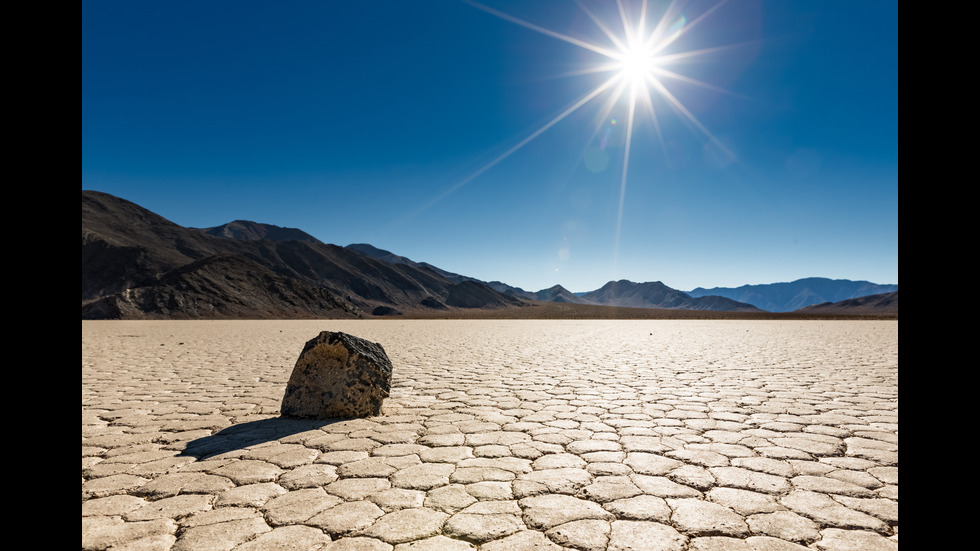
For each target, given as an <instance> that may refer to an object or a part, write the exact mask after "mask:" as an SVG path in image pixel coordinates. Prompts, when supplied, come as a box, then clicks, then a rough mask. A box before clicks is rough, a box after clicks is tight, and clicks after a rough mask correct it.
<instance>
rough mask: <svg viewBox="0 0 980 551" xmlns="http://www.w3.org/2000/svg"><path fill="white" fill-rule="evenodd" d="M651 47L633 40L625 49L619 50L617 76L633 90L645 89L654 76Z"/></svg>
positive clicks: (653, 58)
mask: <svg viewBox="0 0 980 551" xmlns="http://www.w3.org/2000/svg"><path fill="white" fill-rule="evenodd" d="M656 62H657V61H656V58H655V56H654V54H653V49H652V48H650V47H648V46H647V45H646V44H644V43H643V42H642V41H640V40H634V41H633V42H632V43H631V44H630V45H629V46H628V47H627V48H626V49H624V50H623V51H621V52H620V56H619V57H618V59H617V63H616V67H617V69H618V70H619V78H621V79H623V80H624V81H625V82H628V83H629V84H630V85H631V86H632V87H633V88H634V90H635V89H637V88H639V89H644V90H645V89H646V86H647V85H648V83H649V82H650V79H652V78H653V77H654V72H655V70H656V68H657V64H656Z"/></svg>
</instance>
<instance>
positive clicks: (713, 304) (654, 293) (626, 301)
mask: <svg viewBox="0 0 980 551" xmlns="http://www.w3.org/2000/svg"><path fill="white" fill-rule="evenodd" d="M579 298H581V299H583V300H585V301H587V302H589V303H592V304H601V305H607V306H626V307H633V308H670V309H683V310H723V311H730V312H752V311H758V310H759V308H756V307H755V306H753V305H751V304H745V303H740V302H738V301H735V300H731V299H729V298H725V297H720V296H711V295H708V296H701V297H692V296H690V295H688V294H687V293H684V292H683V291H678V290H677V289H671V288H670V287H667V286H666V285H664V284H663V283H661V282H659V281H653V282H647V283H634V282H632V281H628V280H625V279H621V280H619V281H610V282H609V283H606V284H605V285H603V286H602V287H600V288H599V289H596V290H595V291H591V292H588V293H583V294H581V295H579Z"/></svg>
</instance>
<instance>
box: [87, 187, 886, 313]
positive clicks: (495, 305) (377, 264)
mask: <svg viewBox="0 0 980 551" xmlns="http://www.w3.org/2000/svg"><path fill="white" fill-rule="evenodd" d="M808 279H810V280H814V281H822V280H825V279H826V278H808ZM827 281H830V280H827ZM843 281H844V282H847V281H848V280H843ZM851 283H853V282H851ZM858 283H862V284H867V285H868V287H859V288H870V289H877V287H874V286H876V285H877V284H871V283H869V282H858ZM766 287H767V286H766V285H761V286H760V285H754V286H743V287H740V288H738V289H744V288H750V289H752V290H753V291H754V292H756V293H758V292H759V289H760V288H766ZM895 287H897V286H895ZM708 291H710V290H704V289H701V288H699V289H698V290H696V292H698V293H704V294H701V295H700V296H694V295H692V294H689V293H685V292H683V291H679V290H676V289H672V288H670V287H668V286H666V285H664V284H663V283H662V282H660V281H653V282H645V283H635V282H632V281H628V280H619V281H610V282H608V283H606V284H605V285H603V286H602V287H601V288H599V289H596V290H594V291H589V292H586V293H572V292H570V291H568V290H567V289H565V288H564V287H563V286H561V285H558V284H556V285H553V286H552V287H549V288H548V289H542V290H540V291H537V292H531V291H525V290H523V289H521V288H519V287H514V286H511V285H508V284H506V283H503V282H500V281H491V282H484V281H481V280H479V279H476V278H473V277H469V276H464V275H461V274H456V273H453V272H449V271H447V270H443V269H441V268H438V267H436V266H433V265H431V264H428V263H426V262H416V261H413V260H411V259H409V258H407V257H404V256H400V255H397V254H395V253H392V252H390V251H386V250H384V249H380V248H378V247H375V246H373V245H369V244H367V243H355V244H351V245H348V246H346V247H341V246H338V245H333V244H328V243H324V242H322V241H320V240H319V239H317V238H315V237H313V236H312V235H310V234H308V233H306V232H304V231H302V230H299V229H297V228H284V227H280V226H275V225H272V224H263V223H258V222H251V221H247V220H235V221H233V222H229V223H227V224H223V225H220V226H215V227H212V228H185V227H182V226H180V225H178V224H175V223H173V222H171V221H170V220H167V219H165V218H163V217H162V216H159V215H157V214H155V213H153V212H151V211H149V210H147V209H145V208H143V207H141V206H139V205H136V204H135V203H132V202H130V201H127V200H125V199H122V198H118V197H114V196H112V195H109V194H106V193H103V192H98V191H93V190H83V191H82V309H83V319H92V318H115V319H120V318H122V319H140V318H161V319H163V318H174V319H184V318H212V317H232V318H250V317H258V318H270V317H272V318H275V317H377V316H391V315H423V314H425V315H429V314H435V313H439V312H442V313H445V314H447V315H448V314H452V312H454V311H463V310H467V311H470V312H473V311H474V310H477V309H508V308H514V307H522V306H527V305H529V304H530V303H539V302H545V303H555V304H568V305H569V306H576V307H577V306H581V307H583V308H584V307H588V308H592V307H604V306H608V307H614V308H645V309H666V310H690V311H706V312H708V311H715V312H738V313H749V314H751V313H761V312H765V309H762V308H760V307H758V306H756V305H753V304H751V303H749V302H742V301H738V300H735V299H732V298H730V297H725V296H722V295H721V294H707V292H708ZM692 293H694V292H692ZM848 298H855V297H848ZM828 302H830V301H821V302H818V303H817V304H820V305H821V309H819V310H815V311H819V312H826V313H833V312H832V311H833V309H834V308H837V309H841V311H843V312H854V311H857V310H856V309H855V308H856V307H854V306H853V305H846V304H845V305H835V304H825V303H828ZM810 305H811V304H807V305H806V306H810ZM875 308H882V309H883V311H886V312H891V311H892V310H894V312H895V313H896V314H895V315H897V295H896V297H895V300H894V306H892V305H887V304H878V303H873V302H866V303H864V304H863V305H862V306H861V308H859V309H860V310H861V311H862V312H863V311H872V310H874V309H875ZM583 311H584V310H583ZM588 311H595V310H588ZM426 312H428V313H429V314H426ZM440 315H441V314H440ZM574 315H578V314H574ZM603 315H604V314H603Z"/></svg>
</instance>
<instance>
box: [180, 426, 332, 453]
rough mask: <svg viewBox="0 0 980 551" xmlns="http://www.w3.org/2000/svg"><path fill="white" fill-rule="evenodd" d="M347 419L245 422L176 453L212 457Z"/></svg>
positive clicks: (194, 442) (200, 440) (200, 439)
mask: <svg viewBox="0 0 980 551" xmlns="http://www.w3.org/2000/svg"><path fill="white" fill-rule="evenodd" d="M347 420H348V419H303V418H298V417H286V416H281V417H273V418H271V419H259V420H257V421H248V422H247V423H240V424H238V425H232V426H230V427H226V428H223V429H221V430H219V431H218V432H216V433H214V434H212V435H211V436H204V437H202V438H198V439H196V440H191V441H189V442H188V443H187V445H186V446H185V447H184V450H183V451H181V452H180V454H178V455H181V456H191V457H194V458H195V459H207V458H208V457H212V456H215V455H220V454H223V453H228V452H231V451H236V450H242V449H245V448H247V447H249V446H254V445H256V444H264V443H266V442H274V441H276V440H279V439H280V438H284V437H286V436H292V435H294V434H299V433H301V432H306V431H311V430H318V429H322V428H323V427H326V426H328V425H332V424H334V423H339V422H341V421H347Z"/></svg>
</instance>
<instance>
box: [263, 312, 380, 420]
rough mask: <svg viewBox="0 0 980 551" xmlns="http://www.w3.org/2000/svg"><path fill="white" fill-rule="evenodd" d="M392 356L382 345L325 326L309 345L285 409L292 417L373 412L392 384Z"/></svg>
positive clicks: (295, 373)
mask: <svg viewBox="0 0 980 551" xmlns="http://www.w3.org/2000/svg"><path fill="white" fill-rule="evenodd" d="M391 371H392V367H391V361H390V360H388V356H387V355H386V354H385V351H384V348H382V347H381V345H380V344H377V343H373V342H369V341H366V340H364V339H361V338H358V337H355V336H353V335H348V334H347V333H335V332H329V331H323V332H321V333H320V334H319V335H317V336H316V338H314V339H311V340H310V341H309V342H307V343H306V346H304V347H303V351H302V352H301V353H300V355H299V359H297V360H296V366H295V367H293V372H292V375H290V377H289V382H288V383H287V384H286V393H285V395H284V396H283V398H282V407H281V408H280V410H281V411H282V414H283V415H286V416H289V417H312V418H314V419H332V418H344V417H371V416H375V415H378V414H380V413H381V404H382V402H383V401H384V399H385V398H387V397H388V393H389V390H390V389H391Z"/></svg>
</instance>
